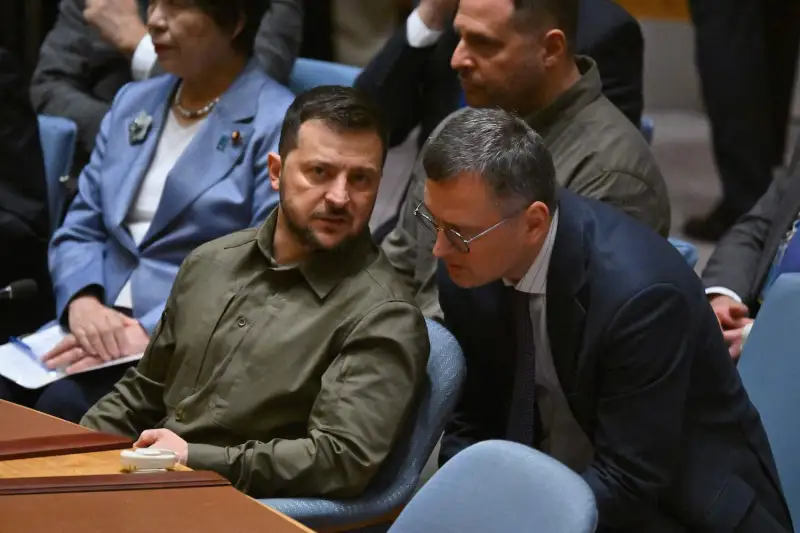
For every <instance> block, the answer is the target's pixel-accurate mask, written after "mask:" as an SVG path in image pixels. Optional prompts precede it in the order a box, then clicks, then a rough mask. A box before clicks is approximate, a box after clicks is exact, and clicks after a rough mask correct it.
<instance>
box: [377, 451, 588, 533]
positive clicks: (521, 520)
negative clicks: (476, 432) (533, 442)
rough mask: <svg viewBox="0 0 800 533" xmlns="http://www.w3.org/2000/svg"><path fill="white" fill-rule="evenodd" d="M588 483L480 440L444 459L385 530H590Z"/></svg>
mask: <svg viewBox="0 0 800 533" xmlns="http://www.w3.org/2000/svg"><path fill="white" fill-rule="evenodd" d="M596 527H597V507H596V504H595V499H594V495H593V494H592V491H591V489H590V488H589V485H587V484H586V482H585V481H583V479H581V477H580V476H579V475H578V474H576V473H574V472H573V471H572V470H570V469H569V468H567V467H566V466H564V465H563V464H561V463H560V462H558V461H556V460H555V459H553V458H551V457H549V456H547V455H545V454H543V453H541V452H539V451H536V450H534V449H532V448H529V447H527V446H523V445H521V444H517V443H514V442H507V441H485V442H481V443H479V444H476V445H474V446H471V447H469V448H467V449H466V450H464V451H462V452H461V453H459V454H458V455H456V456H455V457H453V459H451V460H450V461H448V462H447V464H445V465H444V466H443V467H442V468H441V469H440V470H439V471H438V472H437V473H436V474H434V475H433V477H432V478H431V479H430V480H429V481H428V482H427V483H426V484H425V486H423V487H422V489H420V491H419V492H418V493H417V495H416V496H414V498H413V499H412V500H411V503H409V504H408V505H407V506H406V508H405V509H404V510H403V512H402V513H400V516H399V517H398V518H397V520H396V521H395V523H394V525H392V527H391V528H390V529H389V533H431V532H437V533H438V532H456V531H457V532H458V533H493V532H499V531H502V532H504V533H505V532H512V531H513V532H516V531H519V532H523V531H530V532H533V531H537V532H542V533H591V532H593V531H594V530H595V529H596Z"/></svg>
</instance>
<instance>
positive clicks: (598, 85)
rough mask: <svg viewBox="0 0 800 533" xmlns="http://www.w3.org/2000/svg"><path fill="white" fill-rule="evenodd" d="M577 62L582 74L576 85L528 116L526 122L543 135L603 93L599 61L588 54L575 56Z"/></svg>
mask: <svg viewBox="0 0 800 533" xmlns="http://www.w3.org/2000/svg"><path fill="white" fill-rule="evenodd" d="M575 63H576V64H577V65H578V71H579V72H580V74H581V77H580V79H579V80H578V81H577V82H576V83H575V85H573V86H572V87H570V88H569V89H567V90H566V91H564V92H563V93H561V95H560V96H559V97H558V98H556V99H555V100H554V101H553V103H552V104H550V105H549V106H547V107H545V108H544V109H541V110H539V111H536V112H535V113H532V114H531V115H528V117H527V118H526V122H527V123H528V124H530V126H531V127H532V128H533V129H534V130H536V132H537V133H539V135H541V136H542V137H544V136H545V135H547V133H548V130H550V129H551V128H552V127H553V126H554V125H556V124H563V123H566V122H567V121H568V120H569V119H570V118H572V117H574V116H575V115H577V114H578V112H580V111H581V110H582V109H583V108H584V107H586V106H587V105H589V104H590V103H592V102H594V101H595V100H596V99H597V98H598V97H599V96H600V95H601V94H602V91H603V82H602V81H601V80H600V71H599V70H598V69H597V63H595V62H594V60H593V59H592V58H590V57H587V56H575Z"/></svg>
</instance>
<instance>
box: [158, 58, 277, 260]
mask: <svg viewBox="0 0 800 533" xmlns="http://www.w3.org/2000/svg"><path fill="white" fill-rule="evenodd" d="M257 69H258V66H257V65H256V64H255V63H254V62H253V61H251V62H250V63H249V64H248V66H247V67H246V68H245V70H244V71H243V72H242V74H241V75H240V76H239V77H238V78H237V79H236V81H235V82H234V83H233V85H232V86H231V87H230V88H229V89H228V90H227V91H226V92H225V93H224V94H223V95H222V98H220V101H219V103H218V104H217V105H216V107H215V108H214V110H213V111H212V112H211V114H210V115H209V116H208V118H207V119H206V120H207V122H206V124H204V125H203V127H202V128H201V129H200V131H199V132H198V133H197V136H196V137H195V138H194V139H193V140H192V142H191V143H190V144H189V146H188V147H187V148H186V151H185V152H184V153H183V154H182V155H181V157H180V158H179V159H178V161H177V162H176V163H175V166H174V167H173V169H172V170H171V171H170V173H169V175H168V176H167V181H166V184H165V185H164V193H163V195H162V196H161V201H160V202H159V205H158V209H157V210H156V214H155V216H154V218H153V222H152V223H151V224H150V229H149V230H148V232H147V235H145V237H144V240H143V241H142V246H144V245H146V244H147V243H148V242H149V241H151V240H153V239H154V238H156V237H157V236H158V235H159V234H160V233H161V232H162V231H164V229H166V228H167V226H168V225H169V224H170V222H172V221H173V220H174V219H175V218H176V217H177V216H178V215H180V214H181V212H183V210H184V209H186V208H187V207H188V206H189V205H190V204H191V203H192V202H194V201H195V200H196V199H197V197H198V196H200V195H201V194H203V193H204V192H205V191H206V190H208V189H209V188H210V187H212V186H213V185H214V184H216V183H217V182H219V181H220V180H222V179H224V178H225V177H226V176H228V174H229V173H230V172H231V170H232V169H233V167H234V166H235V165H236V164H237V162H238V161H239V160H240V159H241V158H242V155H243V154H244V152H245V150H246V149H247V146H248V144H249V143H250V142H251V141H252V136H253V131H254V129H253V127H252V126H251V125H250V124H248V122H250V121H252V119H253V117H255V115H256V112H257V110H258V97H259V92H260V90H261V88H262V86H263V84H264V77H263V75H262V74H261V73H260V72H259V71H258V70H257ZM234 132H238V140H234Z"/></svg>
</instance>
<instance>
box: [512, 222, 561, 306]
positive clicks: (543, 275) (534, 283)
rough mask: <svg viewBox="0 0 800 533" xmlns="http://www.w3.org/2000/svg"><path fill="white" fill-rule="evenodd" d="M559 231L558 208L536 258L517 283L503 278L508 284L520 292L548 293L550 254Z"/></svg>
mask: <svg viewBox="0 0 800 533" xmlns="http://www.w3.org/2000/svg"><path fill="white" fill-rule="evenodd" d="M557 231H558V210H556V213H555V215H553V222H552V223H551V224H550V229H549V230H547V235H546V236H545V238H544V244H543V245H542V249H541V250H540V251H539V254H538V255H537V256H536V259H534V260H533V263H532V264H531V266H530V267H529V268H528V271H527V272H525V275H524V276H522V279H521V280H519V281H518V282H517V283H516V284H514V283H512V282H510V281H508V280H503V282H504V283H505V284H506V285H507V286H512V285H513V286H514V288H515V289H516V290H518V291H520V292H525V293H528V294H546V293H547V271H548V269H549V268H550V256H551V255H552V254H553V244H554V243H555V241H556V232H557Z"/></svg>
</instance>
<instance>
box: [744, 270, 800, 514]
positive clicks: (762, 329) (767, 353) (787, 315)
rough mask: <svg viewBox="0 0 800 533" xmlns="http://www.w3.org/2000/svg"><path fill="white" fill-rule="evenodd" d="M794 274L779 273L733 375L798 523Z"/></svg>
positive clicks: (799, 350)
mask: <svg viewBox="0 0 800 533" xmlns="http://www.w3.org/2000/svg"><path fill="white" fill-rule="evenodd" d="M798 326H800V274H783V275H781V276H780V277H779V278H778V279H777V280H776V281H775V284H774V285H773V286H772V288H771V289H770V291H769V295H768V296H767V298H766V299H765V300H764V305H763V306H762V307H761V309H760V310H759V312H758V316H757V318H756V321H755V323H754V324H753V330H752V331H751V332H750V336H749V337H748V338H747V342H746V343H745V345H744V350H743V352H742V357H741V358H740V359H739V365H738V369H739V375H740V376H741V377H742V381H743V382H744V387H745V389H746V390H747V394H748V395H749V396H750V400H751V401H752V402H753V405H755V406H756V409H758V412H759V413H760V414H761V421H762V422H763V423H764V428H765V429H766V431H767V436H769V443H770V446H771V447H772V453H773V455H774V456H775V463H776V464H777V466H778V474H779V475H780V478H781V484H782V485H783V492H784V495H785V496H786V500H787V502H788V504H789V511H790V513H791V515H792V521H793V522H794V524H795V525H798V524H800V420H798V414H797V410H798V408H800V341H799V340H798V333H797V332H798Z"/></svg>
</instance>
